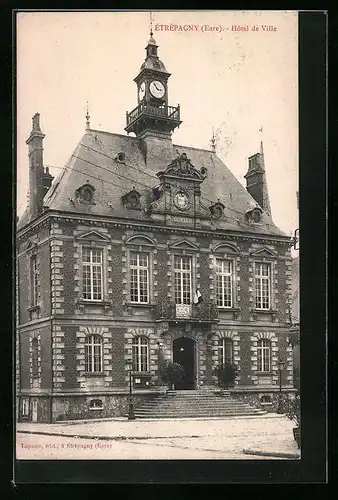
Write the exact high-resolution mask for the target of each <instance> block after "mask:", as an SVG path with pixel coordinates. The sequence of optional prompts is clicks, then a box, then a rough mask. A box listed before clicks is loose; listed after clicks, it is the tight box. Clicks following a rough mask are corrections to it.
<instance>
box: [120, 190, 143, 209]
mask: <svg viewBox="0 0 338 500" xmlns="http://www.w3.org/2000/svg"><path fill="white" fill-rule="evenodd" d="M140 198H141V194H140V193H139V192H138V191H136V189H135V188H133V189H132V190H131V191H129V193H126V194H125V195H123V196H122V198H121V199H122V203H123V206H124V208H126V209H128V210H141V202H140Z"/></svg>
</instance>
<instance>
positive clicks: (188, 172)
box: [156, 153, 206, 182]
mask: <svg viewBox="0 0 338 500" xmlns="http://www.w3.org/2000/svg"><path fill="white" fill-rule="evenodd" d="M156 175H157V177H159V178H160V179H162V178H165V177H166V176H170V177H183V178H190V179H193V180H195V181H197V182H202V181H203V180H204V179H205V177H206V169H205V168H203V172H202V169H201V171H199V170H198V169H197V168H196V167H194V165H193V164H192V163H191V161H190V160H189V158H188V157H187V155H186V153H182V154H179V155H178V156H177V158H175V160H173V161H172V162H171V163H170V165H168V166H167V168H166V169H165V170H164V171H162V172H158V173H157V174H156Z"/></svg>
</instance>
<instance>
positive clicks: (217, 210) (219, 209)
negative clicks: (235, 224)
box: [209, 201, 225, 219]
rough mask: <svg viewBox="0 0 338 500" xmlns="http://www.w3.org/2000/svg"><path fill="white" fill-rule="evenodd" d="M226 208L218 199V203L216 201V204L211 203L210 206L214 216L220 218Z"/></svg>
mask: <svg viewBox="0 0 338 500" xmlns="http://www.w3.org/2000/svg"><path fill="white" fill-rule="evenodd" d="M224 208H225V206H224V205H223V203H221V202H219V201H218V202H217V203H214V205H211V207H209V210H210V213H211V215H212V217H214V218H215V219H220V218H221V217H222V215H223V213H224Z"/></svg>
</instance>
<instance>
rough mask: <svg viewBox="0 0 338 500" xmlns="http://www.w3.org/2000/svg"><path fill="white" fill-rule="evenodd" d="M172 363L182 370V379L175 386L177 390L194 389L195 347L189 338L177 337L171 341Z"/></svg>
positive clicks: (192, 340) (193, 341)
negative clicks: (178, 365)
mask: <svg viewBox="0 0 338 500" xmlns="http://www.w3.org/2000/svg"><path fill="white" fill-rule="evenodd" d="M173 362H174V363H179V364H180V365H182V367H183V369H184V376H183V379H182V380H181V382H180V383H179V384H176V389H178V390H189V389H190V390H191V389H195V388H196V345H195V340H194V339H192V338H191V337H178V338H177V339H175V340H174V341H173Z"/></svg>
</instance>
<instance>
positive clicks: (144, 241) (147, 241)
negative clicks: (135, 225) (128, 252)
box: [126, 234, 156, 246]
mask: <svg viewBox="0 0 338 500" xmlns="http://www.w3.org/2000/svg"><path fill="white" fill-rule="evenodd" d="M126 244H127V245H128V244H129V245H141V246H145V245H148V246H149V245H151V246H154V245H156V242H155V241H154V240H153V239H152V238H150V237H149V236H144V235H143V234H135V235H133V236H130V238H128V239H127V240H126Z"/></svg>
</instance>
